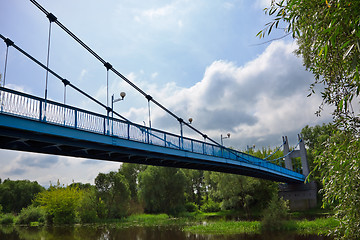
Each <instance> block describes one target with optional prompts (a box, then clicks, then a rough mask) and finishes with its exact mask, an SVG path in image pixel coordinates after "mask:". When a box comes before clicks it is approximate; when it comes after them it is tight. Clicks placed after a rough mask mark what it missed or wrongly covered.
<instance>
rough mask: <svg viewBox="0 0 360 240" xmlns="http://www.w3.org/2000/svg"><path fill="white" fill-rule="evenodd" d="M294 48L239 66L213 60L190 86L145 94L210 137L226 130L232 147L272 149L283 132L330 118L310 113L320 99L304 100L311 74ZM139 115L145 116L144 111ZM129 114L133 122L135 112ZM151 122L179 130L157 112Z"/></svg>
mask: <svg viewBox="0 0 360 240" xmlns="http://www.w3.org/2000/svg"><path fill="white" fill-rule="evenodd" d="M295 48H296V45H295V44H293V43H284V42H283V41H277V42H273V43H272V44H271V45H269V46H268V48H267V49H266V50H265V52H264V53H262V54H261V55H259V56H258V57H257V58H256V59H254V60H253V61H251V62H249V63H247V64H246V65H244V66H237V65H236V64H235V63H233V62H229V61H223V60H219V61H215V62H213V63H212V64H211V65H210V66H209V67H208V68H207V69H206V71H205V73H204V77H203V79H202V80H201V81H200V82H198V83H197V84H195V85H194V86H192V87H190V88H179V87H177V86H176V85H175V84H168V85H166V86H161V87H159V86H157V87H154V86H152V90H151V91H149V92H156V93H157V96H156V99H157V100H158V101H159V102H162V103H166V107H167V108H168V109H171V110H172V111H174V112H175V114H177V115H178V116H179V117H182V118H184V119H187V118H188V117H192V118H193V119H194V123H193V124H194V126H195V127H197V128H199V129H200V130H201V131H203V132H204V133H207V134H208V135H209V136H211V137H213V138H214V139H216V138H218V136H220V134H224V133H227V132H231V133H232V138H231V141H230V140H229V142H231V144H232V145H233V146H234V147H237V148H243V147H244V145H246V143H249V144H252V143H255V142H256V143H257V145H259V144H260V145H263V146H268V145H276V144H277V143H278V142H280V140H279V139H281V136H282V135H284V134H293V135H295V136H296V133H298V132H299V131H300V130H301V129H302V128H303V127H304V126H305V125H307V124H309V125H314V124H317V123H321V122H323V121H328V120H329V118H325V119H324V118H316V116H315V114H314V113H315V111H316V110H317V108H318V106H319V104H320V103H321V99H320V96H319V95H315V96H313V97H311V98H307V97H306V96H307V94H308V92H307V90H308V88H309V85H310V83H311V82H312V81H313V76H312V75H311V74H310V73H309V72H306V71H305V70H304V67H303V66H302V61H301V59H299V58H297V57H296V56H294V54H293V51H294V50H295ZM138 112H139V114H144V112H145V109H142V111H140V110H138ZM131 116H132V117H133V118H137V116H136V111H135V110H134V109H133V110H132V111H131ZM152 119H153V123H154V124H156V125H157V126H158V127H159V128H161V129H166V130H170V129H171V130H173V131H174V132H176V133H177V132H178V128H179V127H178V124H177V123H176V121H170V118H169V117H168V116H166V115H165V114H164V113H163V112H162V111H161V110H160V109H155V110H153V111H152ZM289 137H290V136H289ZM274 138H276V139H274Z"/></svg>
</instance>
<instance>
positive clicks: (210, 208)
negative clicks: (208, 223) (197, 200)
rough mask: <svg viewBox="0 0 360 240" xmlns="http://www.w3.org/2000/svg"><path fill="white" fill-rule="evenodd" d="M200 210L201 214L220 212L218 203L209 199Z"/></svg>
mask: <svg viewBox="0 0 360 240" xmlns="http://www.w3.org/2000/svg"><path fill="white" fill-rule="evenodd" d="M200 210H201V211H202V212H218V211H220V210H221V208H220V203H217V202H214V201H213V200H211V199H209V200H208V201H207V202H206V203H205V204H204V205H202V206H201V208H200Z"/></svg>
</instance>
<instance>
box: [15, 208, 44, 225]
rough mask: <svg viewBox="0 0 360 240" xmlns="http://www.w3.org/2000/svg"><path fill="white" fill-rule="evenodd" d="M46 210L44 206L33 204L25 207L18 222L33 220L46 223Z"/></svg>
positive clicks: (26, 222) (27, 222)
mask: <svg viewBox="0 0 360 240" xmlns="http://www.w3.org/2000/svg"><path fill="white" fill-rule="evenodd" d="M45 219H46V212H45V209H44V208H41V207H34V206H33V205H30V206H28V207H27V208H23V209H22V210H21V212H20V214H19V218H18V221H17V223H18V224H29V225H30V224H31V223H32V222H38V223H42V224H44V223H45Z"/></svg>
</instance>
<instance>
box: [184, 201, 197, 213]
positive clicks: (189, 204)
mask: <svg viewBox="0 0 360 240" xmlns="http://www.w3.org/2000/svg"><path fill="white" fill-rule="evenodd" d="M185 209H186V211H187V212H197V211H199V206H198V205H197V204H196V203H193V202H187V203H186V204H185Z"/></svg>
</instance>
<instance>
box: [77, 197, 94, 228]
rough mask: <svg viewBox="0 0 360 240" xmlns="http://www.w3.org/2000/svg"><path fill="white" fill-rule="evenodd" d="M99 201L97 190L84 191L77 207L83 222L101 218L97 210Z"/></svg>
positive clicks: (92, 221) (91, 221)
mask: <svg viewBox="0 0 360 240" xmlns="http://www.w3.org/2000/svg"><path fill="white" fill-rule="evenodd" d="M98 202H99V200H98V199H97V197H96V193H95V191H92V190H87V191H84V192H83V194H82V197H81V200H80V202H79V205H78V207H77V211H78V216H79V218H80V221H81V222H82V223H94V222H96V221H97V220H98V219H99V217H98V214H97V211H96V210H97V206H98V204H97V203H98Z"/></svg>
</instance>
